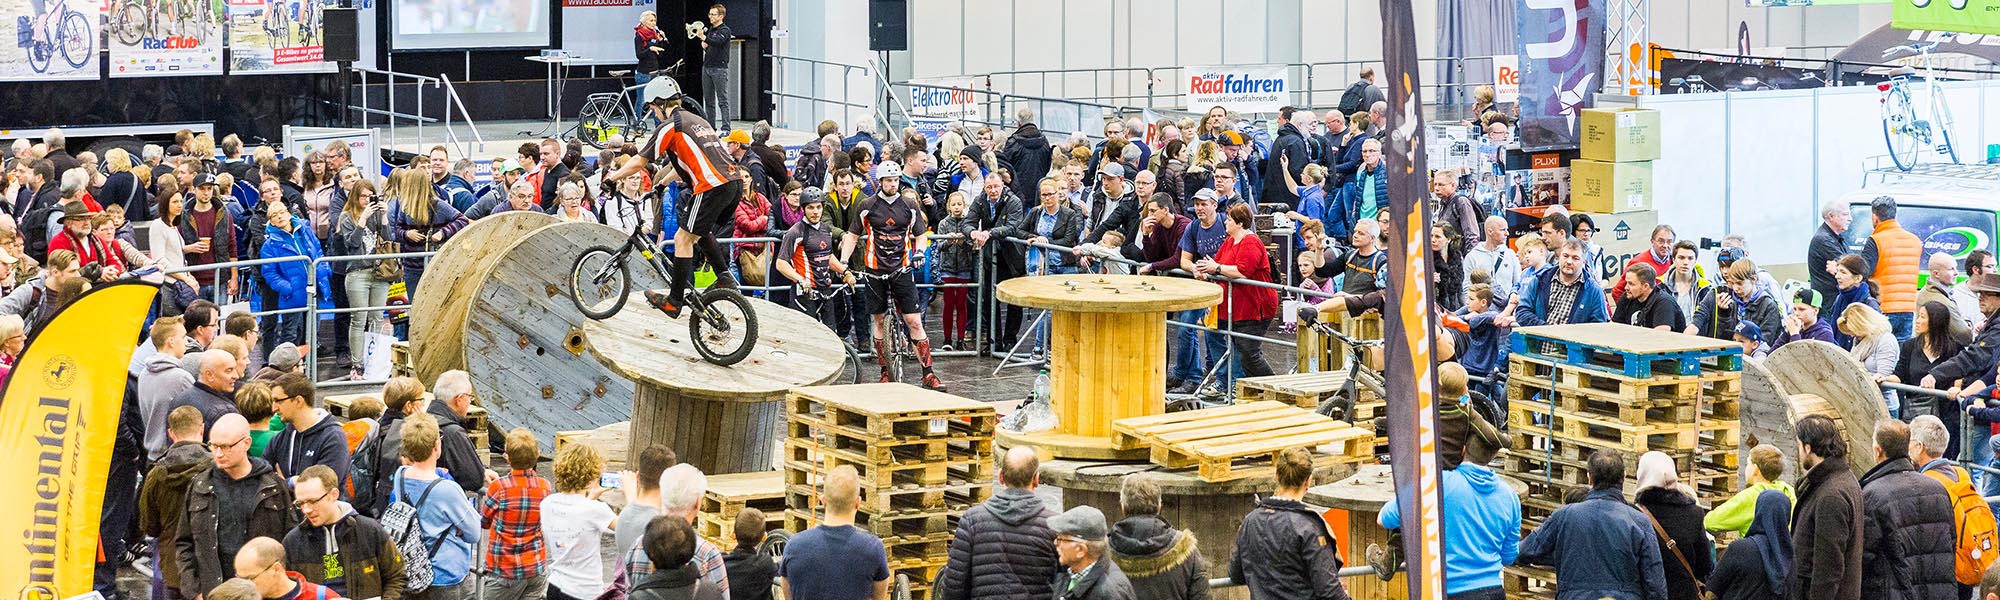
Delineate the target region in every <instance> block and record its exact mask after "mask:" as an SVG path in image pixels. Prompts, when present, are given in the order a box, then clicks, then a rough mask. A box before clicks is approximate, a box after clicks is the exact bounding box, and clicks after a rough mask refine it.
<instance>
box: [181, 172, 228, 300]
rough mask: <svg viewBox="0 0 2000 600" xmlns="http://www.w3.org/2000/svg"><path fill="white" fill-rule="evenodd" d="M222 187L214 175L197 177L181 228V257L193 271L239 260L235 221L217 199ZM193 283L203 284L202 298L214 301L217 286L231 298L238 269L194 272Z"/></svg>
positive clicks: (204, 174)
mask: <svg viewBox="0 0 2000 600" xmlns="http://www.w3.org/2000/svg"><path fill="white" fill-rule="evenodd" d="M219 187H220V186H218V185H217V184H216V181H215V176H213V175H209V174H207V173H202V174H199V175H195V177H194V201H193V202H190V203H188V207H187V214H185V215H182V217H181V226H180V227H181V239H183V240H186V241H187V245H185V246H182V247H181V253H182V255H183V256H185V257H186V258H187V264H188V266H190V267H194V266H200V265H212V264H216V263H225V262H230V261H233V260H236V221H235V220H233V219H231V218H230V215H229V208H228V207H227V206H225V205H223V203H222V201H221V200H220V199H218V198H217V194H219V193H220V192H219ZM194 280H195V281H197V282H200V283H201V294H200V295H201V297H203V298H214V297H215V292H214V291H213V290H214V288H215V285H216V284H218V283H220V284H222V285H223V287H224V288H225V291H227V292H228V293H229V295H230V296H232V297H233V296H235V295H236V269H211V270H202V271H195V272H194Z"/></svg>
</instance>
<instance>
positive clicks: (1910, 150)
mask: <svg viewBox="0 0 2000 600" xmlns="http://www.w3.org/2000/svg"><path fill="white" fill-rule="evenodd" d="M1951 38H1952V34H1949V33H1945V34H1940V35H1939V36H1938V38H1937V39H1934V40H1931V41H1928V42H1918V43H1915V44H1910V45H1907V46H1896V47H1894V48H1890V49H1888V50H1885V51H1883V52H1882V57H1883V58H1889V57H1891V56H1895V55H1898V54H1903V53H1910V54H1914V55H1916V57H1917V64H1919V65H1921V66H1922V67H1923V80H1922V81H1921V82H1920V83H1919V82H1914V81H1912V78H1913V77H1915V76H1916V70H1915V69H1912V68H1910V67H1908V66H1902V67H1897V68H1896V69H1895V70H1892V71H1890V72H1889V80H1888V81H1884V82H1882V83H1879V84H1876V85H1875V89H1877V90H1880V91H1881V92H1882V138H1883V141H1885V142H1887V143H1888V145H1889V158H1890V159H1891V160H1894V161H1895V162H1896V168H1899V169H1902V170H1904V171H1908V170H1910V169H1913V168H1916V166H1917V161H1918V158H1919V155H1920V154H1921V153H1922V152H1923V150H1924V149H1926V148H1928V149H1930V150H1931V151H1932V152H1936V153H1937V154H1938V155H1940V156H1943V157H1945V158H1946V159H1947V160H1950V161H1951V162H1952V164H1957V163H1958V151H1957V150H1956V149H1954V148H1953V147H1952V145H1951V125H1952V123H1951V106H1950V103H1948V102H1945V99H1944V90H1942V89H1939V87H1938V84H1937V77H1936V71H1935V70H1933V69H1932V67H1931V50H1932V49H1934V48H1936V47H1937V45H1938V43H1939V42H1943V41H1945V40H1949V39H1951ZM1919 85H1921V90H1920V91H1922V92H1923V99H1922V100H1921V102H1922V103H1923V105H1924V106H1925V108H1926V114H1924V115H1919V114H1918V113H1917V106H1918V102H1919V101H1918V100H1916V99H1913V98H1912V97H1911V96H1912V95H1913V94H1912V93H1911V91H1910V90H1911V88H1913V87H1917V86H1919Z"/></svg>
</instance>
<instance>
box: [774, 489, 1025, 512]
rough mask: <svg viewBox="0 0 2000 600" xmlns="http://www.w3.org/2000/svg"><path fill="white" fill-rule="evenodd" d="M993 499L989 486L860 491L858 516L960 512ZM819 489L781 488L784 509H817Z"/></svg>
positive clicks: (819, 501)
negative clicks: (861, 514) (861, 513)
mask: <svg viewBox="0 0 2000 600" xmlns="http://www.w3.org/2000/svg"><path fill="white" fill-rule="evenodd" d="M992 495H993V483H992V482H985V483H979V484H967V485H954V486H939V487H916V488H901V489H893V490H871V489H868V488H862V489H861V504H860V509H861V512H864V513H869V514H877V515H883V514H898V513H936V512H964V511H965V510H966V509H968V508H972V505H974V504H978V503H980V502H985V501H986V499H987V498H988V497H991V496H992ZM820 505H821V500H820V489H819V488H816V487H811V486H804V485H788V486H785V506H789V507H792V508H799V507H809V508H815V509H816V508H818V507H819V506H820Z"/></svg>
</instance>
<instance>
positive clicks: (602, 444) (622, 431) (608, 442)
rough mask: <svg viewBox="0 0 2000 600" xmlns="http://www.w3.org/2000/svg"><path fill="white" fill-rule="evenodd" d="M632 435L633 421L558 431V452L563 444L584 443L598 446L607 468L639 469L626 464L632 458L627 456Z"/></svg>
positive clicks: (636, 466)
mask: <svg viewBox="0 0 2000 600" xmlns="http://www.w3.org/2000/svg"><path fill="white" fill-rule="evenodd" d="M631 436H632V422H631V421H619V422H617V423H612V424H610V425H605V426H603V427H599V428H596V429H580V430H576V431H558V432H556V452H562V449H563V446H568V445H570V444H584V445H587V446H591V447H594V448H597V451H598V453H600V454H603V455H604V468H605V469H606V470H613V469H616V470H637V469H638V467H639V466H638V465H629V466H628V465H626V464H625V461H626V459H627V458H630V457H627V456H626V454H627V453H628V452H629V450H627V449H626V446H627V444H626V443H625V441H626V440H628V439H631Z"/></svg>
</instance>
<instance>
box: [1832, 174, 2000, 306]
mask: <svg viewBox="0 0 2000 600" xmlns="http://www.w3.org/2000/svg"><path fill="white" fill-rule="evenodd" d="M1881 196H1888V197H1890V198H1894V199H1896V221H1897V223H1899V224H1901V225H1902V226H1903V228H1904V229H1908V230H1910V232H1911V233H1914V234H1917V238H1918V239H1921V240H1923V241H1924V256H1930V255H1931V254H1932V253H1936V252H1944V253H1946V254H1950V255H1951V256H1953V257H1956V258H1958V259H1959V260H1960V262H1961V263H1963V261H1964V259H1965V255H1967V254H1970V253H1971V252H1972V251H1974V250H1985V251H1987V252H1993V251H1994V250H1995V246H1994V240H1995V238H1996V237H2000V234H1996V229H2000V227H1996V220H2000V217H1996V215H2000V180H1988V179H1979V178H1944V177H1938V178H1921V179H1920V178H1906V179H1902V180H1899V181H1894V182H1888V183H1881V184H1876V185H1871V186H1868V187H1864V188H1862V189H1859V190H1855V191H1852V192H1848V193H1847V194H1846V195H1843V196H1841V201H1842V202H1844V203H1846V204H1847V205H1848V209H1849V210H1850V211H1852V212H1853V215H1854V222H1853V224H1851V225H1849V226H1848V228H1847V234H1846V235H1845V236H1843V237H1845V238H1846V241H1847V249H1848V251H1849V252H1853V253H1856V254H1859V253H1860V252H1861V249H1862V248H1863V246H1864V245H1865V244H1867V242H1868V236H1869V234H1871V233H1873V228H1872V227H1870V226H1869V223H1870V222H1871V221H1870V217H1869V208H1868V207H1869V205H1870V204H1871V203H1872V202H1874V201H1875V199H1876V198H1878V197H1881ZM1961 267H1962V264H1961ZM1960 272H1961V273H1963V272H1964V269H1963V268H1961V269H1960ZM1919 278H1920V279H1928V278H1929V274H1928V273H1922V274H1920V275H1919ZM1919 285H1922V283H1919Z"/></svg>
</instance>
